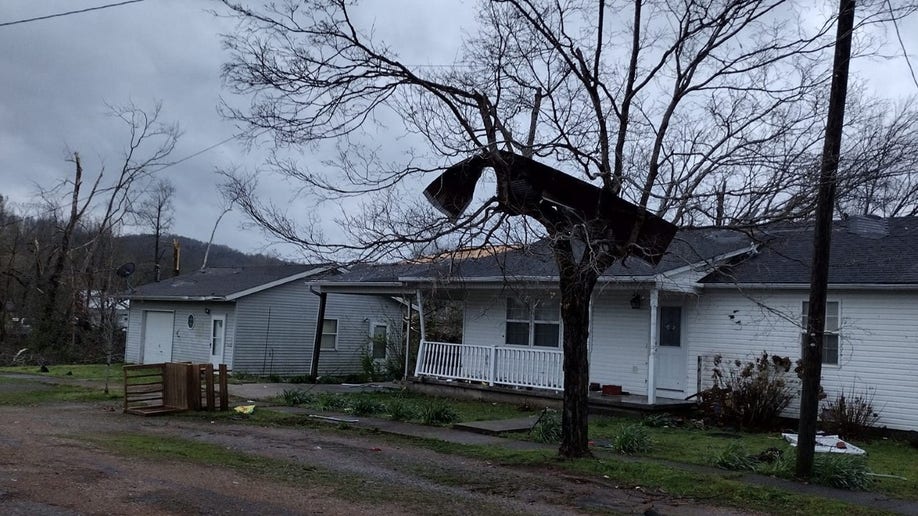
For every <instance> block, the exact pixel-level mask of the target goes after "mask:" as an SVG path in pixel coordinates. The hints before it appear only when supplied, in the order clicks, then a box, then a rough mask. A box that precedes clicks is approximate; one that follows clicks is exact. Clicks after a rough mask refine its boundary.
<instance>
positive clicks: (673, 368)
mask: <svg viewBox="0 0 918 516" xmlns="http://www.w3.org/2000/svg"><path fill="white" fill-rule="evenodd" d="M658 334H659V339H660V345H659V347H657V355H656V356H657V363H656V372H655V375H654V376H656V384H657V389H659V390H662V391H664V392H661V393H660V395H662V396H666V395H667V394H678V395H680V397H681V395H682V394H684V393H683V390H684V389H685V373H686V369H685V348H684V347H683V346H682V307H680V306H661V307H660V321H659V332H658ZM667 391H674V392H667Z"/></svg>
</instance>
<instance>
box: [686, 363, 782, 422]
mask: <svg viewBox="0 0 918 516" xmlns="http://www.w3.org/2000/svg"><path fill="white" fill-rule="evenodd" d="M790 368H791V360H790V358H788V357H781V356H778V355H769V354H768V353H767V352H765V351H763V352H762V354H761V355H759V356H758V357H757V358H756V359H755V360H753V361H749V362H745V363H743V362H742V361H740V360H734V361H732V362H729V363H727V364H725V363H724V361H723V358H722V357H721V356H719V355H718V356H716V357H714V370H713V373H712V375H711V376H712V379H713V381H714V385H713V386H712V387H711V388H709V389H706V390H704V391H702V392H701V393H700V396H701V406H702V409H703V410H704V411H705V414H706V416H707V417H708V418H709V419H711V420H712V421H714V422H715V423H717V424H718V425H729V426H735V427H737V428H742V429H748V430H766V429H771V428H774V426H775V424H776V422H778V421H779V417H780V415H781V412H782V411H783V410H784V409H785V408H787V405H788V404H789V403H790V400H791V397H792V391H791V387H790V386H789V385H788V383H787V373H788V372H789V371H790Z"/></svg>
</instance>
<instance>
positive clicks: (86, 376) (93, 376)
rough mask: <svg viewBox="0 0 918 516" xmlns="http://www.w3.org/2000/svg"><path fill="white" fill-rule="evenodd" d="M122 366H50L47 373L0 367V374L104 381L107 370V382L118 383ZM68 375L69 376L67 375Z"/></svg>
mask: <svg viewBox="0 0 918 516" xmlns="http://www.w3.org/2000/svg"><path fill="white" fill-rule="evenodd" d="M123 365H124V364H112V365H111V367H110V368H109V367H107V366H106V365H105V364H63V365H50V366H48V372H47V373H42V372H40V371H39V369H40V368H39V366H9V367H0V373H21V374H33V375H39V376H53V377H61V378H75V379H79V380H93V381H105V376H106V370H108V373H107V374H108V375H109V380H110V381H111V380H113V379H114V380H116V381H120V379H121V378H122V372H121V367H122V366H123ZM68 373H69V374H68Z"/></svg>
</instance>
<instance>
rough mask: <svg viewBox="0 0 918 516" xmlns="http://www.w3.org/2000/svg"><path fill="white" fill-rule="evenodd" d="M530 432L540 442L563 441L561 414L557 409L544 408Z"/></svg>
mask: <svg viewBox="0 0 918 516" xmlns="http://www.w3.org/2000/svg"><path fill="white" fill-rule="evenodd" d="M529 433H530V434H531V435H532V436H533V438H535V440H536V441H538V442H540V443H559V442H561V415H560V414H558V411H557V410H552V409H544V410H543V411H542V413H541V414H539V419H537V420H536V422H535V424H534V425H532V428H530V429H529Z"/></svg>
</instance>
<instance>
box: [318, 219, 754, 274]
mask: <svg viewBox="0 0 918 516" xmlns="http://www.w3.org/2000/svg"><path fill="white" fill-rule="evenodd" d="M750 245H751V240H750V239H749V237H747V236H746V235H744V234H741V233H738V232H734V231H727V230H720V229H718V230H712V229H708V230H687V231H680V232H679V233H677V234H676V237H675V238H674V239H673V242H672V244H671V245H670V247H669V249H668V250H667V252H666V255H665V256H664V257H663V259H662V260H661V261H660V263H659V264H658V265H657V266H653V265H651V264H650V263H648V262H646V261H644V260H641V259H640V258H629V259H627V260H625V261H624V262H619V263H616V264H615V265H613V266H612V267H611V268H610V269H609V270H608V271H606V274H605V276H651V275H653V274H657V273H660V272H666V271H670V270H673V269H678V268H680V267H683V266H685V265H690V264H697V263H699V262H704V261H707V260H711V259H713V258H715V257H717V256H721V255H723V254H725V253H730V252H734V251H739V250H742V249H747V248H749V247H750ZM557 276H558V268H557V266H556V265H555V260H554V258H553V256H552V254H551V249H550V248H549V243H548V241H546V240H542V241H539V242H536V243H534V244H532V245H529V246H526V247H523V248H517V249H513V250H509V251H504V252H498V253H494V254H490V255H486V256H479V257H474V258H464V259H450V258H448V257H446V258H442V259H440V260H434V261H425V262H424V263H396V264H382V265H361V266H357V267H355V268H353V269H352V270H351V271H350V272H347V273H345V274H342V275H340V276H336V277H335V278H331V280H332V281H335V282H339V281H340V282H360V283H366V282H395V281H398V280H399V279H400V278H423V279H437V280H441V281H445V280H475V279H486V278H508V279H512V278H555V277H557Z"/></svg>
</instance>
